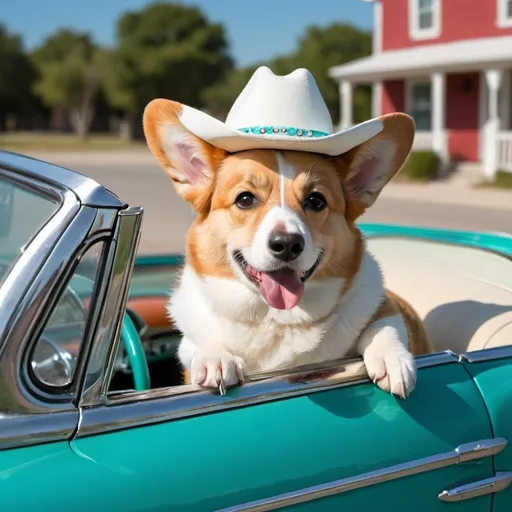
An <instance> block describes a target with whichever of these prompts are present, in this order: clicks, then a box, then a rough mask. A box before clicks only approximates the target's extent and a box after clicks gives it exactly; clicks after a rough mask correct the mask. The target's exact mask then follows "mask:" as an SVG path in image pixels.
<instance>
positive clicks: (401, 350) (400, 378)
mask: <svg viewBox="0 0 512 512" xmlns="http://www.w3.org/2000/svg"><path fill="white" fill-rule="evenodd" d="M364 363H365V365H366V371H367V372H368V375H369V376H370V378H371V379H372V380H373V382H375V384H377V386H379V387H380V388H381V389H382V390H384V391H386V392H388V393H393V394H394V395H398V396H400V397H401V398H407V397H408V396H409V394H410V393H411V392H412V391H413V390H414V388H415V387H416V361H415V360H414V356H413V355H412V354H411V353H410V352H409V351H407V349H406V348H405V347H403V346H397V347H396V348H392V349H391V350H390V348H389V346H388V347H384V346H380V347H379V346H374V347H368V349H367V350H366V352H365V354H364Z"/></svg>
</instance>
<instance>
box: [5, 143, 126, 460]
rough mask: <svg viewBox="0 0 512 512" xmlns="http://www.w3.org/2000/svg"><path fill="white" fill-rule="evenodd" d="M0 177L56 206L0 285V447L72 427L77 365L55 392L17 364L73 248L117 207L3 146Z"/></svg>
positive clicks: (78, 178)
mask: <svg viewBox="0 0 512 512" xmlns="http://www.w3.org/2000/svg"><path fill="white" fill-rule="evenodd" d="M0 176H2V177H5V178H7V179H9V180H10V181H12V182H14V183H19V184H21V186H24V187H25V188H28V189H29V190H34V192H36V193H37V192H39V193H43V194H45V195H49V196H51V197H55V198H60V200H61V206H60V208H58V209H57V211H56V212H55V213H54V215H53V216H52V217H51V218H50V220H49V221H48V222H47V223H46V224H45V225H44V226H43V228H42V229H40V231H39V232H38V233H37V234H36V235H35V236H34V237H33V238H32V240H31V241H30V242H29V243H28V244H27V246H26V247H25V249H24V251H23V253H22V254H21V256H20V257H19V258H18V259H17V261H16V262H15V264H14V265H13V267H12V268H11V270H10V272H9V274H8V275H7V277H6V279H5V280H4V282H3V283H2V287H1V288H0V308H1V309H0V339H2V344H1V345H0V376H1V377H2V382H3V388H2V404H0V406H3V408H2V410H0V419H2V420H7V419H8V420H9V421H6V422H5V427H6V428H4V429H3V430H2V433H1V434H0V450H3V449H7V448H13V447H16V446H27V445H32V444H37V443H41V442H48V441H56V440H64V439H69V438H70V437H71V435H72V434H73V432H74V431H75V430H76V428H77V425H78V421H79V412H78V408H77V406H76V404H75V403H74V402H75V401H76V398H77V393H78V391H79V387H78V383H79V381H80V378H81V376H82V375H83V367H84V363H83V362H82V363H81V366H82V368H77V371H76V372H75V379H76V384H75V385H74V388H72V389H70V390H69V392H68V393H63V394H61V395H55V396H54V395H53V394H52V395H51V396H48V395H45V394H44V393H41V392H40V390H34V388H31V387H30V386H29V385H28V381H27V379H26V375H25V374H24V364H23V363H24V362H25V361H26V355H27V353H28V351H29V350H30V346H31V344H32V342H33V341H34V338H35V336H36V335H37V333H38V330H39V327H40V319H41V315H42V313H44V312H45V310H46V312H47V310H48V309H51V308H53V302H54V301H52V298H51V296H52V292H54V291H55V290H58V289H59V287H60V286H62V284H63V282H67V280H68V278H69V270H70V268H71V266H73V265H74V263H75V262H76V259H77V257H78V255H79V254H80V251H82V250H84V248H86V247H88V246H90V243H91V242H93V241H94V242H95V241H98V240H99V239H100V238H107V239H110V238H111V237H112V234H113V226H114V224H115V222H116V221H117V214H118V212H119V210H120V209H121V208H124V206H125V205H124V203H122V202H121V201H120V200H119V199H118V198H117V197H116V196H115V195H113V194H112V193H111V192H109V191H108V190H106V189H105V188H104V187H102V186H101V185H99V184H98V183H96V182H95V181H94V180H91V179H89V178H87V177H85V176H82V175H81V174H79V173H76V172H74V171H71V170H68V169H65V168H62V167H58V166H55V165H53V164H50V163H46V162H42V161H39V160H35V159H32V158H29V157H24V156H22V155H16V154H13V153H9V152H5V151H0ZM107 249H108V250H110V248H108V247H107ZM102 264H103V265H105V262H104V261H103V262H102ZM94 302H95V304H94V306H93V310H91V314H90V318H89V321H88V323H89V324H90V325H91V326H93V325H94V323H93V322H94V321H95V320H97V316H98V312H99V310H100V309H101V300H100V301H94ZM84 341H86V340H84ZM86 345H87V343H84V346H86ZM82 350H84V348H83V347H81V352H82ZM85 356H86V352H85ZM85 356H84V357H81V359H82V361H83V360H84V359H85ZM80 374H82V375H80ZM34 391H36V392H34Z"/></svg>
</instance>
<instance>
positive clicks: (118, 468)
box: [72, 362, 492, 512]
mask: <svg viewBox="0 0 512 512" xmlns="http://www.w3.org/2000/svg"><path fill="white" fill-rule="evenodd" d="M231 395H232V396H236V389H234V390H232V391H231V392H230V393H229V394H228V396H227V397H226V400H229V397H230V396H231ZM490 437H492V432H491V429H490V425H489V421H488V417H487V413H486V410H485V406H484V404H483V402H482V399H481V397H480V395H479V393H478V390H477V389H476V387H475V386H474V384H473V382H472V381H471V379H470V378H469V375H468V374H467V372H466V371H465V369H464V368H463V366H462V365H461V364H459V363H457V362H455V363H452V364H445V365H441V366H436V367H432V368H424V369H421V370H420V372H419V386H418V388H417V390H416V391H415V392H414V393H413V395H411V397H410V398H409V399H408V400H400V399H397V398H395V397H393V396H391V395H389V394H387V393H384V392H383V391H381V390H380V389H379V388H377V387H376V386H375V385H374V384H373V383H365V384H355V385H352V386H347V387H342V388H337V389H333V390H329V391H321V392H318V393H313V394H310V395H306V396H302V397H295V398H289V399H285V400H277V401H274V402H270V403H266V404H259V405H253V406H250V407H242V408H238V409H234V410H231V411H222V412H215V413H212V414H204V415H200V416H196V417H193V418H185V419H180V420H176V421H170V422H165V423H160V424H154V425H147V426H144V427H140V428H133V429H128V430H123V431H120V432H113V433H109V434H104V435H99V436H91V437H85V438H78V439H75V440H73V441H72V446H73V449H74V450H76V451H77V452H79V453H80V454H81V455H82V457H83V467H82V468H81V469H80V474H81V475H83V478H84V479H85V480H86V481H87V482H88V484H89V486H91V487H92V488H94V489H97V490H98V491H97V492H96V493H95V495H94V496H88V497H87V498H86V496H85V495H84V496H81V497H80V499H79V500H78V502H81V501H82V499H86V500H87V507H88V508H93V509H95V510H97V511H100V510H109V508H110V506H111V505H110V504H111V503H113V502H114V500H115V503H116V507H118V508H119V509H121V510H123V511H141V512H142V511H154V510H180V511H186V510H190V511H192V510H193V511H197V512H199V511H201V510H218V509H223V508H225V507H230V506H233V505H238V504H241V503H245V502H251V501H253V500H258V499H262V498H268V497H271V496H274V495H279V494H282V493H286V492H291V491H298V490H300V489H303V488H307V487H311V486H314V485H317V484H321V483H325V482H329V481H332V480H337V479H341V478H347V477H355V476H357V475H360V474H363V473H367V472H369V471H374V470H377V469H382V468H385V467H387V466H392V465H395V464H398V463H401V462H409V461H412V460H415V459H419V458H422V457H427V456H435V455H437V454H440V453H443V452H446V451H450V450H453V449H454V448H456V447H457V446H458V445H460V444H461V443H467V442H473V441H478V440H480V439H487V438H490ZM482 475H483V476H491V475H492V458H487V459H483V460H480V461H476V462H472V463H467V464H462V465H456V466H450V467H446V468H443V469H439V470H433V471H431V472H428V473H424V474H420V475H415V476H410V477H404V478H400V479H398V480H395V481H393V482H387V483H385V484H378V485H375V486H372V487H368V488H366V489H365V490H364V491H362V490H356V491H350V492H347V493H342V494H339V495H337V496H332V497H329V498H325V499H322V500H319V501H311V502H309V503H308V504H306V503H304V504H301V505H297V506H296V510H304V511H305V510H308V511H309V510H311V511H322V510H332V509H333V507H345V508H346V509H347V510H362V509H364V506H365V504H366V503H368V502H369V501H368V500H372V499H373V500H377V501H378V502H379V510H381V511H388V510H389V511H391V510H396V509H397V508H396V507H398V509H399V510H408V509H409V508H410V507H412V506H414V508H415V510H418V511H420V510H425V511H427V510H428V511H429V512H434V511H436V510H444V507H445V506H446V505H445V504H443V503H442V502H441V501H439V500H438V499H437V493H438V492H440V491H442V490H443V488H444V487H445V486H450V485H453V484H454V483H455V482H457V481H460V480H464V479H475V478H480V477H482ZM105 482H108V484H106V485H103V484H104V483H105ZM86 491H88V489H83V491H82V492H84V493H85V492H86ZM78 492H80V491H78ZM390 493H391V494H390ZM390 495H392V496H393V499H389V498H388V499H386V496H388V497H389V496H390ZM490 503H491V498H490V496H482V497H480V498H477V499H474V500H469V501H467V502H465V504H464V505H460V504H459V505H458V506H457V507H456V509H457V510H464V511H466V510H467V511H477V510H478V511H482V510H490ZM413 504H414V505H413ZM400 507H403V508H400ZM75 510H76V511H77V512H80V511H81V510H82V509H76V508H75ZM83 510H84V511H85V510H86V508H83ZM293 510H295V508H293Z"/></svg>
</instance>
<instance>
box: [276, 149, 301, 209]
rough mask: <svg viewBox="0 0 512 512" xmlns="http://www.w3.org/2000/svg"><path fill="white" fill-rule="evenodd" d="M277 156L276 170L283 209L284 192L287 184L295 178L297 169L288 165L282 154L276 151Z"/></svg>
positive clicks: (284, 204)
mask: <svg viewBox="0 0 512 512" xmlns="http://www.w3.org/2000/svg"><path fill="white" fill-rule="evenodd" d="M276 155H277V168H278V170H279V189H280V196H281V206H282V207H283V208H284V207H285V206H286V203H285V199H284V197H285V193H284V192H285V190H286V184H287V182H291V181H293V180H294V179H295V178H296V177H297V169H296V168H295V167H294V166H293V165H292V164H291V163H288V162H287V161H286V160H285V158H284V156H283V154H282V153H281V152H280V151H276Z"/></svg>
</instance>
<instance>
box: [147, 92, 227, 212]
mask: <svg viewBox="0 0 512 512" xmlns="http://www.w3.org/2000/svg"><path fill="white" fill-rule="evenodd" d="M182 109H183V106H182V105H181V104H180V103H178V102H175V101H170V100H165V99H156V100H153V101H151V102H150V103H149V104H148V105H147V106H146V108H145V110H144V116H143V127H144V135H145V137H146V141H147V144H148V146H149V149H150V151H151V152H152V153H153V155H154V156H155V158H156V159H157V160H158V162H159V163H160V165H161V166H162V167H163V168H164V170H165V171H166V172H167V174H168V175H169V177H170V178H171V180H172V182H173V184H174V187H175V188H176V191H177V192H178V194H179V195H180V196H181V197H183V198H184V199H185V200H186V201H188V202H189V203H190V204H191V205H192V206H193V207H194V209H195V210H196V211H200V210H201V209H203V208H204V206H205V203H206V202H207V196H208V195H209V194H210V193H211V187H212V183H213V177H214V173H215V171H216V169H217V168H218V166H219V165H220V163H221V161H222V160H223V159H224V158H225V156H226V152H225V151H223V150H222V149H218V148H215V147H214V146H212V145H211V144H208V143H207V142H205V141H203V140H201V139H199V138H198V137H196V136H195V135H193V134H192V133H190V132H189V131H188V130H187V129H186V128H185V127H184V126H183V125H182V124H181V123H180V120H179V114H180V113H181V111H182Z"/></svg>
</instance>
